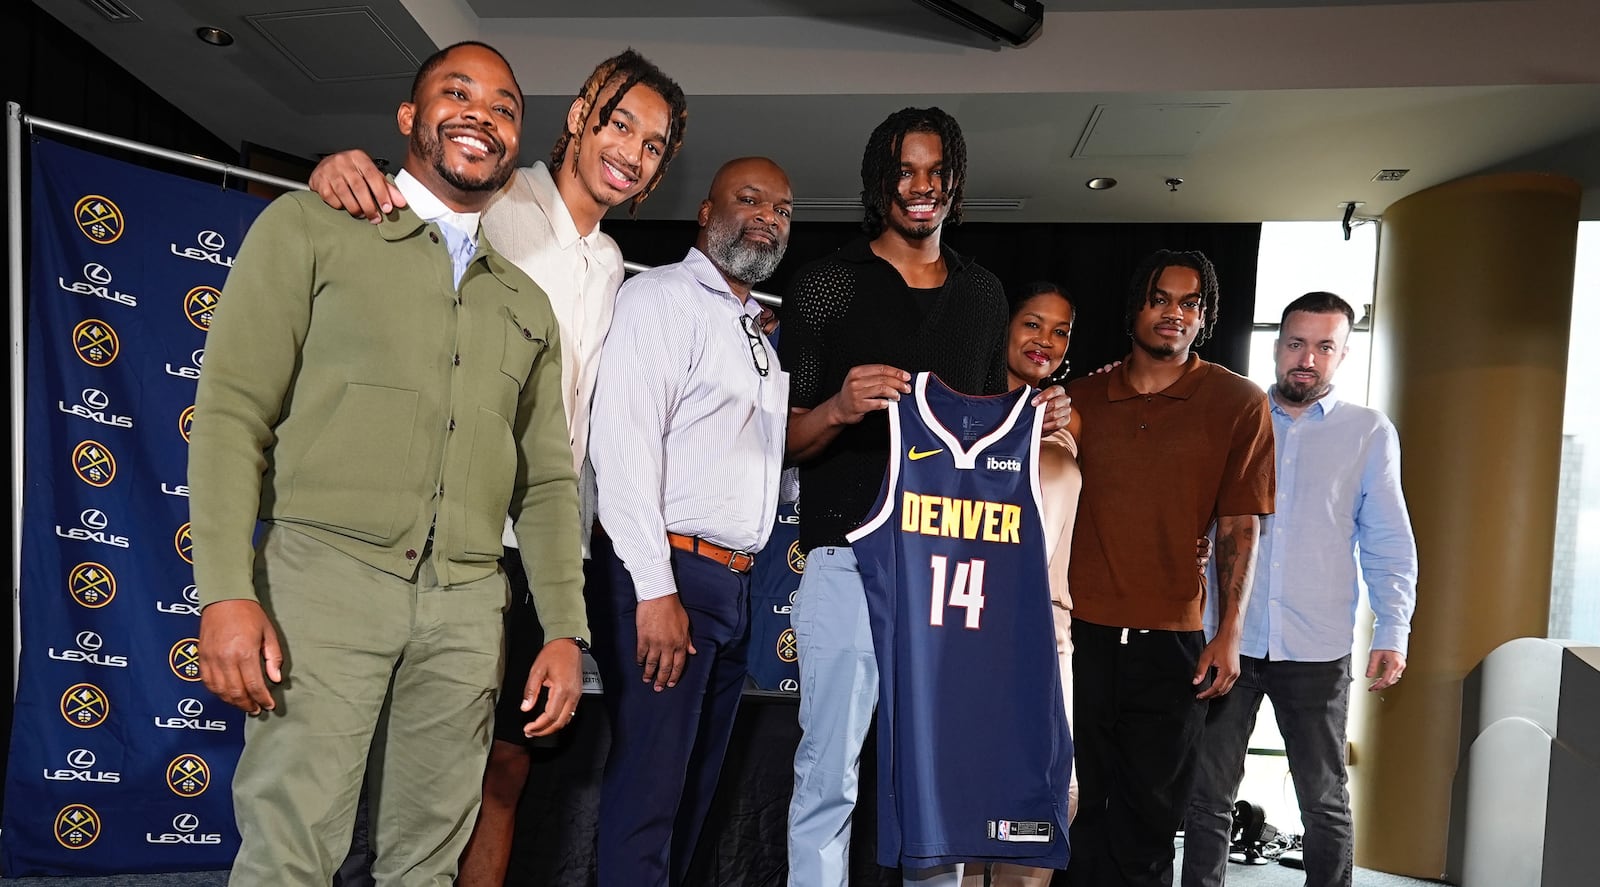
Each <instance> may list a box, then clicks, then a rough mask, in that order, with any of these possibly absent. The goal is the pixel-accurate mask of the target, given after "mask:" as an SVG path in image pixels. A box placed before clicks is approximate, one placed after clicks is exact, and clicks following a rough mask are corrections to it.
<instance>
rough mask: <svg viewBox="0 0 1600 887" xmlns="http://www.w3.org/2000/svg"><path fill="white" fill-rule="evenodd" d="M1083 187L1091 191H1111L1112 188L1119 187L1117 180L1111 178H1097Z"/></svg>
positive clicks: (1085, 183)
mask: <svg viewBox="0 0 1600 887" xmlns="http://www.w3.org/2000/svg"><path fill="white" fill-rule="evenodd" d="M1083 186H1084V187H1085V188H1088V189H1089V190H1090V191H1109V190H1111V189H1112V188H1115V187H1117V180H1116V179H1113V178H1111V177H1110V176H1095V177H1094V178H1092V179H1090V180H1089V181H1087V182H1084V183H1083Z"/></svg>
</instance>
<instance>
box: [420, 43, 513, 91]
mask: <svg viewBox="0 0 1600 887" xmlns="http://www.w3.org/2000/svg"><path fill="white" fill-rule="evenodd" d="M463 46H476V47H478V48H479V49H487V50H489V51H490V52H492V53H494V54H495V56H496V57H497V58H499V59H500V61H501V62H503V63H504V64H505V66H506V70H507V71H511V82H512V83H513V84H515V85H516V87H517V105H518V107H519V108H520V107H521V105H522V84H520V83H517V73H516V72H515V71H512V70H511V62H509V61H507V60H506V57H505V55H503V54H502V53H501V52H500V50H498V49H495V48H494V47H493V46H490V45H489V44H487V43H484V42H482V41H479V40H463V41H461V42H460V43H452V44H450V45H449V46H446V47H445V48H444V49H441V50H439V51H438V52H436V53H434V54H433V55H430V56H428V57H427V58H425V59H423V60H422V64H421V65H419V66H418V67H417V74H416V76H415V77H412V78H411V101H412V103H413V104H415V103H416V101H417V99H418V96H417V93H418V92H419V91H421V89H422V83H423V81H425V80H427V79H428V77H429V76H430V75H431V74H433V72H434V70H435V69H437V68H438V67H439V66H440V65H442V64H444V59H445V56H448V55H449V54H450V53H452V52H455V51H456V50H458V49H460V48H461V47H463Z"/></svg>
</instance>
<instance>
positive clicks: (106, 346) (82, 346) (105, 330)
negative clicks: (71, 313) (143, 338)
mask: <svg viewBox="0 0 1600 887" xmlns="http://www.w3.org/2000/svg"><path fill="white" fill-rule="evenodd" d="M121 348H122V345H121V343H120V342H118V341H117V331H116V330H114V329H112V328H111V325H110V324H108V323H106V322H105V321H103V320H93V319H90V320H85V321H84V322H82V323H80V324H78V325H77V326H75V327H73V328H72V350H74V351H76V352H78V359H79V360H81V361H83V362H84V363H86V364H88V365H89V366H92V367H103V366H110V364H111V362H112V361H113V360H116V359H117V352H118V351H120V350H121Z"/></svg>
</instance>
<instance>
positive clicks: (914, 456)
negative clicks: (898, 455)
mask: <svg viewBox="0 0 1600 887" xmlns="http://www.w3.org/2000/svg"><path fill="white" fill-rule="evenodd" d="M942 452H944V450H942V449H940V450H924V451H922V452H920V453H919V452H917V448H916V447H912V448H911V452H909V453H906V458H908V459H910V460H911V461H913V462H915V461H917V460H918V459H926V458H928V457H929V456H937V455H939V454H940V453H942Z"/></svg>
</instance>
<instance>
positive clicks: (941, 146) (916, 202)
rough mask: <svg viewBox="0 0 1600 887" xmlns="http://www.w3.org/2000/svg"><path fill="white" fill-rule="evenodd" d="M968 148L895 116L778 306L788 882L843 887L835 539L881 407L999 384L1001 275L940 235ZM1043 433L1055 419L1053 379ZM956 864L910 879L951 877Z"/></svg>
mask: <svg viewBox="0 0 1600 887" xmlns="http://www.w3.org/2000/svg"><path fill="white" fill-rule="evenodd" d="M966 176H967V148H966V142H965V140H964V139H963V138H962V135H961V127H960V126H959V125H958V124H957V123H956V121H955V119H954V118H952V117H951V116H950V115H949V114H946V113H945V112H944V111H941V110H939V109H938V108H906V109H903V110H901V111H897V112H895V113H893V114H891V115H889V117H888V118H887V119H886V120H884V121H883V122H882V123H881V124H879V125H878V127H877V129H875V130H873V132H872V136H871V137H870V138H869V139H868V140H867V147H866V150H865V152H864V153H863V155H862V158H861V202H862V204H863V207H864V209H865V217H864V220H863V222H862V227H863V229H864V230H865V233H866V236H865V237H862V238H860V239H858V240H856V241H854V242H852V243H850V244H848V245H846V246H845V247H843V248H841V249H840V250H839V251H838V252H836V253H834V254H833V255H831V256H827V257H825V258H823V259H820V260H818V261H816V262H813V263H812V264H810V265H808V266H807V267H805V268H804V269H802V270H801V272H800V274H799V275H798V276H797V277H796V279H795V282H794V284H793V285H792V286H791V288H790V290H789V293H788V296H787V298H785V300H784V333H783V338H782V342H781V344H780V348H781V350H782V355H783V363H784V365H785V366H786V367H787V368H788V369H789V373H790V396H789V405H790V417H789V430H788V455H789V458H790V459H791V460H792V461H794V462H797V463H798V464H799V465H800V486H801V488H802V489H803V490H804V491H805V503H806V505H805V511H804V512H803V513H802V515H801V519H800V546H801V548H802V550H804V551H806V552H807V556H806V566H805V573H804V576H803V577H802V578H801V581H800V591H799V594H798V596H797V598H796V600H795V605H794V611H793V613H792V616H791V618H792V620H793V623H794V630H795V635H796V639H797V640H798V642H799V651H800V726H801V729H802V730H803V735H802V737H801V740H800V747H799V748H798V749H797V750H796V752H795V790H794V798H793V801H792V803H791V806H790V808H789V883H790V884H791V885H793V887H844V885H845V884H847V883H848V881H849V875H850V872H849V861H850V820H851V815H852V813H853V811H854V808H855V801H856V783H857V771H858V767H859V764H860V760H861V746H862V743H863V742H864V741H865V738H866V733H867V726H868V724H869V723H870V722H871V720H872V710H873V708H874V707H875V706H876V704H877V699H878V664H877V660H876V658H875V657H874V654H873V647H872V635H871V631H870V629H869V627H868V623H867V602H866V592H865V589H864V588H863V586H862V581H861V573H860V571H859V570H858V569H857V566H856V560H855V556H854V554H852V553H851V549H850V545H849V543H848V542H847V541H846V540H845V534H846V533H847V532H849V531H850V530H853V529H855V528H856V527H857V526H859V525H860V524H861V523H862V522H863V521H864V520H865V519H866V517H867V515H868V512H869V511H870V510H871V508H872V505H873V502H874V500H875V498H876V497H877V495H878V490H879V487H880V486H881V484H882V482H883V477H884V473H885V471H886V470H887V467H888V448H889V424H888V420H887V417H886V414H885V413H884V412H883V410H884V409H885V408H887V407H888V405H889V404H890V402H892V401H896V400H899V399H900V397H901V395H905V394H910V392H911V387H910V380H911V374H912V373H914V372H921V371H925V370H928V371H932V372H935V373H937V374H938V375H939V378H940V379H941V380H943V381H944V382H945V384H947V385H949V386H950V387H952V388H954V389H956V390H957V391H963V392H968V393H971V394H999V393H1002V392H1004V391H1005V390H1006V357H1005V348H1004V346H1005V342H1006V337H1007V324H1008V322H1009V317H1010V311H1009V309H1008V307H1007V303H1006V296H1005V292H1004V290H1003V289H1002V288H1001V285H1000V281H999V280H998V279H996V278H995V276H994V275H993V274H991V273H990V272H988V271H987V270H985V269H983V268H982V267H980V266H979V265H978V264H977V263H976V262H974V261H973V260H972V259H970V258H968V257H966V256H962V255H960V254H958V253H956V252H955V251H954V250H952V249H950V248H949V247H947V246H944V245H943V244H942V243H941V242H940V234H941V232H942V230H943V227H944V224H945V223H946V222H947V221H948V222H950V223H955V222H959V221H960V219H961V193H962V189H963V187H964V186H965V185H966ZM1036 402H1048V407H1047V422H1046V424H1047V428H1048V430H1051V431H1053V430H1054V429H1055V428H1057V427H1060V426H1062V425H1064V424H1066V420H1067V416H1068V406H1067V400H1066V397H1065V394H1064V392H1062V390H1061V389H1060V388H1059V387H1055V388H1052V389H1050V391H1049V392H1047V393H1046V394H1042V395H1040V396H1039V398H1038V399H1037V401H1036ZM960 878H961V867H960V866H953V867H952V866H947V867H942V868H940V869H931V870H923V871H920V872H907V873H906V875H905V882H906V883H907V884H919V885H930V884H957V883H959V882H960Z"/></svg>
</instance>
